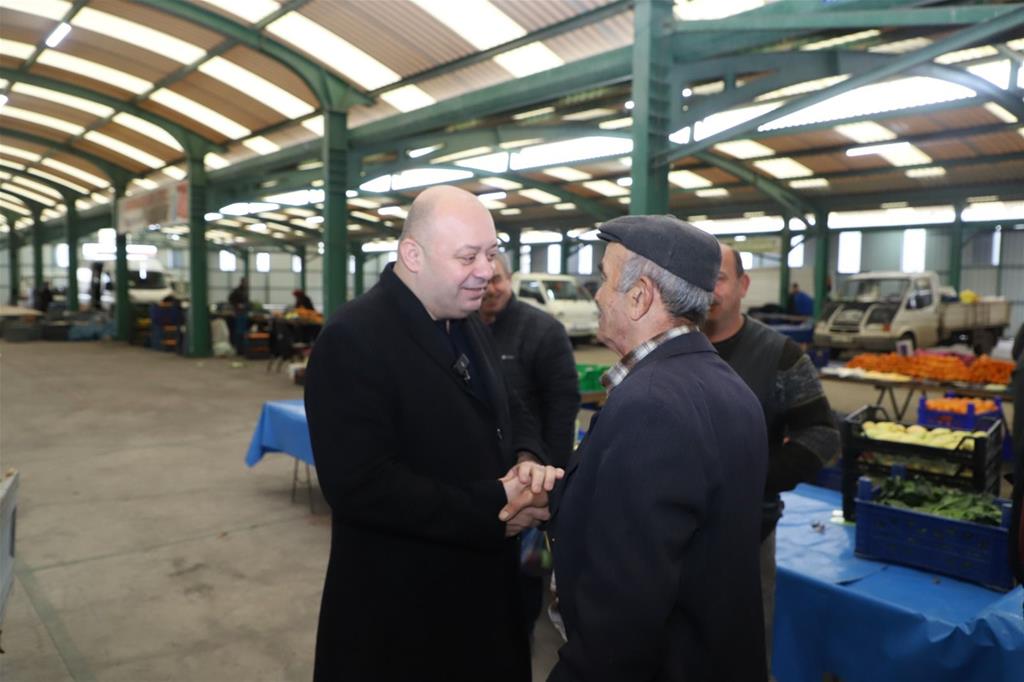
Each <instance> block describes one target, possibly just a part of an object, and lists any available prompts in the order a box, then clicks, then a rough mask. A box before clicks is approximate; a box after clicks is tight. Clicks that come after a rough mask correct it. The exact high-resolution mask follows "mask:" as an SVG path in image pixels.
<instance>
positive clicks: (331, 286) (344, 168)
mask: <svg viewBox="0 0 1024 682" xmlns="http://www.w3.org/2000/svg"><path fill="white" fill-rule="evenodd" d="M323 160H324V210H323V216H324V222H323V226H324V228H323V229H324V275H323V276H324V315H327V316H330V315H331V313H333V312H334V311H335V310H337V309H338V308H339V307H340V306H341V305H342V304H343V303H344V302H345V299H346V298H347V297H348V250H349V249H348V199H347V197H346V196H345V190H346V189H348V117H347V116H346V114H345V112H343V111H331V110H326V111H324V147H323Z"/></svg>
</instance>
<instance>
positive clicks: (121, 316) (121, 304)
mask: <svg viewBox="0 0 1024 682" xmlns="http://www.w3.org/2000/svg"><path fill="white" fill-rule="evenodd" d="M125 187H126V185H125V183H123V182H115V183H114V201H113V203H112V204H111V206H112V211H111V213H112V216H111V218H112V223H113V225H114V229H117V224H118V222H119V220H118V214H119V212H120V211H121V199H122V198H124V190H125ZM116 244H117V257H116V260H115V262H114V286H115V297H116V303H115V305H114V310H115V313H116V315H117V340H118V341H131V338H132V308H131V305H132V304H131V301H130V300H129V299H128V235H127V233H124V232H121V231H120V230H118V232H117V241H116Z"/></svg>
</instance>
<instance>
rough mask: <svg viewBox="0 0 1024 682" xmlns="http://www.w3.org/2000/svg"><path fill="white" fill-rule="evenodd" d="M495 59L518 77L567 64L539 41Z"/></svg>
mask: <svg viewBox="0 0 1024 682" xmlns="http://www.w3.org/2000/svg"><path fill="white" fill-rule="evenodd" d="M494 61H495V62H496V63H497V64H498V65H499V66H501V67H502V68H504V69H505V70H506V71H508V72H509V73H511V74H512V75H513V76H515V77H516V78H523V77H524V76H530V75H532V74H535V73H539V72H541V71H547V70H548V69H553V68H555V67H557V66H562V65H563V64H565V60H563V59H562V58H561V57H559V56H558V55H557V54H555V53H554V52H552V51H551V50H550V49H549V48H548V47H547V46H546V45H544V43H542V42H540V41H537V42H535V43H529V44H527V45H523V46H522V47H517V48H516V49H514V50H509V51H508V52H502V53H501V54H499V55H496V56H495V57H494Z"/></svg>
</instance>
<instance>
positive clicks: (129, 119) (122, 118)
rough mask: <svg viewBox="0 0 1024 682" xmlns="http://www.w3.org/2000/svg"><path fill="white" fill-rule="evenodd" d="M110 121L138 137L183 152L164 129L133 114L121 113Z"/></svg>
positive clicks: (176, 141) (175, 140)
mask: <svg viewBox="0 0 1024 682" xmlns="http://www.w3.org/2000/svg"><path fill="white" fill-rule="evenodd" d="M111 120H112V121H113V122H114V123H116V124H118V125H120V126H124V127H125V128H127V129H128V130H132V131H135V132H136V133H139V134H140V135H145V136H146V137H148V138H151V139H153V140H155V141H157V142H159V143H160V144H162V145H164V146H165V147H170V148H171V149H174V150H176V151H179V152H180V151H183V148H182V146H181V144H180V143H179V142H178V140H177V139H175V137H174V135H171V134H170V133H169V132H167V131H166V130H165V129H163V128H161V127H160V126H158V125H156V124H155V123H150V122H149V121H147V120H146V119H144V118H139V117H138V116H135V115H134V114H126V113H124V112H123V111H122V112H119V113H117V114H115V115H114V117H113V118H112V119H111Z"/></svg>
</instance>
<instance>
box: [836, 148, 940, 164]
mask: <svg viewBox="0 0 1024 682" xmlns="http://www.w3.org/2000/svg"><path fill="white" fill-rule="evenodd" d="M871 154H877V155H878V156H881V157H882V158H883V159H885V160H886V161H888V162H889V163H891V164H892V165H894V166H921V165H924V164H926V163H931V162H932V158H931V157H930V156H928V155H927V154H925V153H924V152H923V151H921V150H920V149H918V148H917V147H915V146H914V145H912V144H910V143H909V142H892V143H889V144H876V145H869V146H867V147H854V148H852V149H847V150H846V155H847V156H868V155H871Z"/></svg>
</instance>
